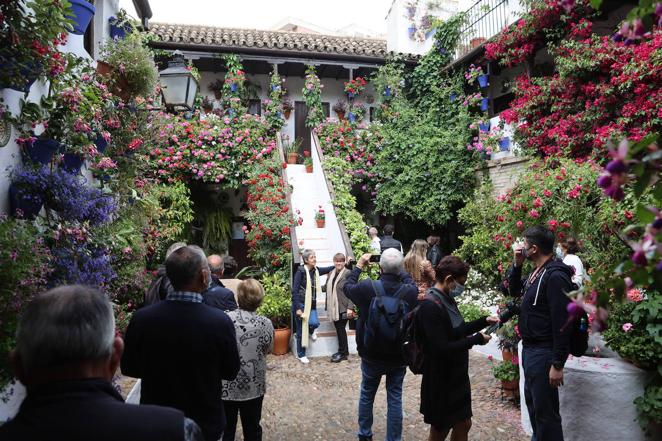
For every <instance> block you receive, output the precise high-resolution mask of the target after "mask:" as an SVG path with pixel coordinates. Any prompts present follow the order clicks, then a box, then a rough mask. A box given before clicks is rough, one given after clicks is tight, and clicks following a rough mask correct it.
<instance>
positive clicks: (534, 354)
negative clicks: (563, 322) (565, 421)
mask: <svg viewBox="0 0 662 441" xmlns="http://www.w3.org/2000/svg"><path fill="white" fill-rule="evenodd" d="M553 357H554V352H553V349H552V348H537V347H536V348H532V347H525V348H524V350H523V353H522V368H523V369H524V399H525V400H526V407H527V408H528V411H529V420H530V421H531V428H532V429H533V435H532V436H531V441H563V428H562V427H561V414H560V413H559V391H558V389H557V388H555V387H552V386H551V385H550V384H549V370H550V368H551V367H552V359H553Z"/></svg>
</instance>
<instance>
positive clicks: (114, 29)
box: [108, 17, 131, 39]
mask: <svg viewBox="0 0 662 441" xmlns="http://www.w3.org/2000/svg"><path fill="white" fill-rule="evenodd" d="M116 21H117V18H116V17H110V18H109V19H108V23H109V24H110V38H112V39H115V38H120V39H123V38H124V37H126V34H128V33H129V32H131V25H129V24H128V23H125V24H123V25H121V26H118V25H117V24H115V22H116Z"/></svg>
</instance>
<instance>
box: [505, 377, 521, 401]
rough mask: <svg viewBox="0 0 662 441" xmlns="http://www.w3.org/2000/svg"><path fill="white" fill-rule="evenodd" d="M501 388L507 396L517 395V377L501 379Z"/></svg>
mask: <svg viewBox="0 0 662 441" xmlns="http://www.w3.org/2000/svg"><path fill="white" fill-rule="evenodd" d="M501 389H503V392H504V395H506V396H507V397H517V396H519V378H518V379H516V380H510V381H506V380H501Z"/></svg>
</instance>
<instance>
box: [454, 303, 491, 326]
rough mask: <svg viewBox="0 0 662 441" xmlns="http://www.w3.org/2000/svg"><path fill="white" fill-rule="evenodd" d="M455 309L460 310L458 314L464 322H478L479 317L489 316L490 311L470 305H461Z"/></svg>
mask: <svg viewBox="0 0 662 441" xmlns="http://www.w3.org/2000/svg"><path fill="white" fill-rule="evenodd" d="M457 307H458V309H459V310H460V314H462V317H463V318H464V321H465V322H472V321H474V320H478V319H479V318H481V317H485V316H488V315H490V311H488V310H487V309H484V308H481V307H480V306H478V305H474V304H471V303H461V304H459V305H457Z"/></svg>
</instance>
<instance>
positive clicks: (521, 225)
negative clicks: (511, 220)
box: [515, 221, 524, 230]
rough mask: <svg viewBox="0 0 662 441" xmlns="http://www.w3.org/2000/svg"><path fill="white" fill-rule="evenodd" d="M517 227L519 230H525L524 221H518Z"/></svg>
mask: <svg viewBox="0 0 662 441" xmlns="http://www.w3.org/2000/svg"><path fill="white" fill-rule="evenodd" d="M515 225H516V226H517V229H518V230H521V229H522V228H524V222H522V221H517V223H516V224H515Z"/></svg>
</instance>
